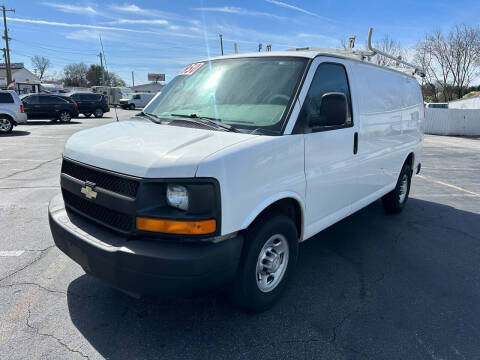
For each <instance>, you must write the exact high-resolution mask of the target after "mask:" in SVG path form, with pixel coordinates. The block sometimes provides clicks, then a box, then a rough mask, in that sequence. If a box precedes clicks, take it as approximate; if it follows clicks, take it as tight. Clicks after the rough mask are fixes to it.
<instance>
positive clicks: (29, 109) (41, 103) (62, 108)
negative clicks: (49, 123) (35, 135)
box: [21, 94, 78, 123]
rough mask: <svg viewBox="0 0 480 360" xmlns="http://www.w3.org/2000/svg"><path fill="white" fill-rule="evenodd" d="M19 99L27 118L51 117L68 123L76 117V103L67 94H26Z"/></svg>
mask: <svg viewBox="0 0 480 360" xmlns="http://www.w3.org/2000/svg"><path fill="white" fill-rule="evenodd" d="M21 99H22V102H23V105H24V106H25V112H26V113H27V116H28V118H29V119H52V120H55V121H56V120H60V121H61V122H63V123H68V122H70V121H71V120H72V118H76V117H78V105H77V104H76V103H75V102H74V101H73V100H72V99H70V98H69V97H67V96H61V95H51V94H28V95H24V96H22V98H21Z"/></svg>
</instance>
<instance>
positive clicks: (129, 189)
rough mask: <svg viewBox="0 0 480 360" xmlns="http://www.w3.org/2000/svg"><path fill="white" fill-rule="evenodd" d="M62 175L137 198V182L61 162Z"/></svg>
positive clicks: (72, 163) (66, 161)
mask: <svg viewBox="0 0 480 360" xmlns="http://www.w3.org/2000/svg"><path fill="white" fill-rule="evenodd" d="M62 173H64V174H67V175H70V176H72V177H74V178H75V179H78V180H80V181H90V182H93V183H95V184H96V185H97V186H99V187H101V188H103V189H105V190H110V191H113V192H115V193H118V194H122V195H125V196H128V197H131V198H135V197H136V196H137V191H138V186H139V182H138V181H136V180H133V179H126V178H124V177H120V176H116V175H112V174H109V173H106V172H103V171H99V170H96V169H92V168H89V167H85V166H82V165H79V164H76V163H74V162H72V161H68V160H65V159H64V160H63V163H62Z"/></svg>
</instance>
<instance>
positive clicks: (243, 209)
mask: <svg viewBox="0 0 480 360" xmlns="http://www.w3.org/2000/svg"><path fill="white" fill-rule="evenodd" d="M303 149H304V138H303V135H291V136H257V137H256V138H255V139H252V140H250V141H245V142H244V143H239V144H236V145H235V146H233V147H232V148H225V149H223V150H220V151H219V152H216V153H214V154H212V155H210V156H208V157H207V158H206V159H204V160H203V161H202V162H201V163H200V165H199V167H198V169H197V172H196V175H195V176H197V177H202V176H205V177H214V178H216V179H218V181H219V182H220V184H221V186H220V193H221V200H222V201H221V202H222V235H225V234H230V233H232V232H235V231H239V230H243V229H245V228H247V227H248V226H249V225H250V223H251V222H252V221H253V220H255V218H256V217H257V216H258V214H260V213H261V212H262V211H263V210H264V209H265V208H267V207H268V206H269V205H271V204H272V203H274V202H275V201H277V200H280V199H282V198H292V199H294V200H296V201H297V202H298V203H299V204H300V207H301V210H302V213H304V211H305V201H304V199H305V172H304V156H303Z"/></svg>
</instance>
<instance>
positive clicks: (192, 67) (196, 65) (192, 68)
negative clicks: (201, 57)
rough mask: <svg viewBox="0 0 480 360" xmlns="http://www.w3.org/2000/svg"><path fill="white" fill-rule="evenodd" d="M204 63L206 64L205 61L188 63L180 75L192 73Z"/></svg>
mask: <svg viewBox="0 0 480 360" xmlns="http://www.w3.org/2000/svg"><path fill="white" fill-rule="evenodd" d="M203 64H204V63H203V62H199V63H194V64H191V65H188V66H187V67H186V68H185V69H183V70H182V72H181V73H180V75H192V74H193V73H194V72H195V71H197V70H198V69H200V67H201V66H202V65H203Z"/></svg>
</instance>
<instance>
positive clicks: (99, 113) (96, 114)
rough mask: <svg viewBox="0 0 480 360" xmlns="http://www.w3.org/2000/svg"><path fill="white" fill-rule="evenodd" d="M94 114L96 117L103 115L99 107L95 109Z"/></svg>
mask: <svg viewBox="0 0 480 360" xmlns="http://www.w3.org/2000/svg"><path fill="white" fill-rule="evenodd" d="M94 115H95V117H96V118H101V117H102V116H103V110H102V109H100V108H98V109H95V112H94Z"/></svg>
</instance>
